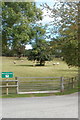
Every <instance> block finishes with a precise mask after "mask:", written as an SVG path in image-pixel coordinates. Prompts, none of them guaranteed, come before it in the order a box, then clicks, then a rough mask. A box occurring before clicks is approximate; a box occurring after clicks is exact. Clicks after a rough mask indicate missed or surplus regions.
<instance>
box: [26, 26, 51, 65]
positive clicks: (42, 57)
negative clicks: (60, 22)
mask: <svg viewBox="0 0 80 120" xmlns="http://www.w3.org/2000/svg"><path fill="white" fill-rule="evenodd" d="M45 27H46V26H41V25H37V26H35V27H34V31H35V32H36V34H35V39H34V41H33V42H32V50H30V51H29V53H28V59H29V60H34V61H35V60H36V61H37V62H38V64H37V65H40V66H44V65H45V61H50V60H52V58H53V57H52V52H51V50H50V44H49V42H48V41H46V29H45Z"/></svg>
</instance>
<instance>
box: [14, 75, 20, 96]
mask: <svg viewBox="0 0 80 120" xmlns="http://www.w3.org/2000/svg"><path fill="white" fill-rule="evenodd" d="M15 80H17V81H16V85H17V87H16V94H18V92H19V84H18V79H17V77H15Z"/></svg>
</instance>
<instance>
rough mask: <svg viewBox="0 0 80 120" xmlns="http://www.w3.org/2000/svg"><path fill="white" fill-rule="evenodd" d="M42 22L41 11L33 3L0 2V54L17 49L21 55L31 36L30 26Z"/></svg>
mask: <svg viewBox="0 0 80 120" xmlns="http://www.w3.org/2000/svg"><path fill="white" fill-rule="evenodd" d="M38 20H42V11H41V10H40V9H39V8H37V7H36V3H34V2H2V52H3V53H5V51H7V50H8V49H11V50H13V52H15V49H17V51H16V52H17V54H20V53H21V50H20V49H21V48H22V46H25V45H26V44H27V42H29V41H30V40H31V39H32V38H33V36H32V33H33V31H34V30H33V28H32V24H33V23H34V24H35V23H36V21H38Z"/></svg>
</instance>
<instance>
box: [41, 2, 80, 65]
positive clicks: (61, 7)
mask: <svg viewBox="0 0 80 120" xmlns="http://www.w3.org/2000/svg"><path fill="white" fill-rule="evenodd" d="M78 6H79V3H78V2H70V3H69V2H62V3H55V4H54V5H53V8H51V7H50V6H48V5H47V4H44V5H43V7H44V8H45V9H47V10H48V11H50V12H51V15H50V16H51V17H52V18H54V19H53V23H51V26H52V25H53V28H51V30H52V32H51V34H52V35H53V34H56V33H57V34H58V37H57V39H54V36H52V35H51V37H52V38H51V40H52V41H53V42H52V43H53V47H54V49H55V50H56V49H58V48H59V50H61V51H62V53H60V54H62V56H63V58H64V60H65V61H66V62H67V64H68V65H72V66H79V64H78V57H79V54H78V53H79V52H78V34H77V33H78V22H79V21H78ZM55 43H56V44H55ZM51 46H52V45H51ZM53 47H52V48H53Z"/></svg>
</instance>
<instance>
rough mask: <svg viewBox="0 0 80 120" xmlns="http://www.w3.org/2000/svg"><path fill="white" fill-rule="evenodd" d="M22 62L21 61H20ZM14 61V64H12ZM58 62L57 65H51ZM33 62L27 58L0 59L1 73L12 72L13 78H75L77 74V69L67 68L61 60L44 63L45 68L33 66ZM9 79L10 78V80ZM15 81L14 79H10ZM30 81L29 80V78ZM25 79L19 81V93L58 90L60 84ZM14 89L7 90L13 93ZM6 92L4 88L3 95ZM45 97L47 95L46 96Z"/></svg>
mask: <svg viewBox="0 0 80 120" xmlns="http://www.w3.org/2000/svg"><path fill="white" fill-rule="evenodd" d="M21 60H23V61H21ZM14 61H16V64H14V63H13V62H14ZM56 62H59V63H60V64H59V65H53V63H56ZM34 64H35V63H34V62H33V61H28V60H27V58H21V59H18V58H15V57H2V72H13V73H14V77H65V78H66V77H69V78H70V77H75V76H76V75H77V74H78V68H77V67H71V68H69V67H68V65H67V64H66V63H65V62H64V61H62V60H61V59H54V60H53V61H50V62H46V64H45V66H34ZM10 79H11V78H10ZM12 79H15V78H12ZM30 79H31V78H30ZM26 80H27V79H24V80H23V79H22V80H21V79H20V80H19V82H21V83H20V86H19V90H21V92H27V91H35V90H43V91H46V90H48V91H49V90H53V89H54V90H57V89H60V82H58V83H57V86H56V85H55V83H56V82H57V81H56V82H55V83H53V82H52V83H51V82H47V81H45V83H44V82H42V83H40V82H38V81H37V82H35V83H34V82H32V81H31V82H29V83H27V82H28V81H26ZM15 90H16V89H15V88H14V89H9V91H11V93H15ZM5 92H6V88H5V89H3V93H5ZM46 95H47V94H46Z"/></svg>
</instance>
